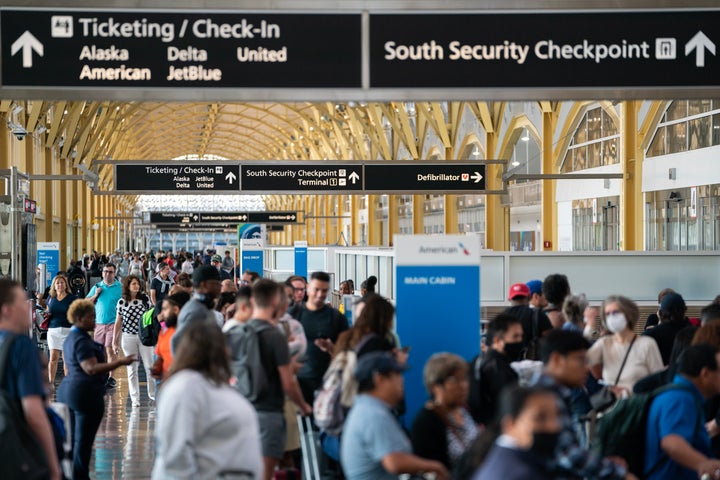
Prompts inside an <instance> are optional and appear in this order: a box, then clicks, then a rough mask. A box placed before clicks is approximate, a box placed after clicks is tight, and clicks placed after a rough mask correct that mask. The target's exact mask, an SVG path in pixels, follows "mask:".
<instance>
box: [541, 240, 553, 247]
mask: <svg viewBox="0 0 720 480" xmlns="http://www.w3.org/2000/svg"><path fill="white" fill-rule="evenodd" d="M543 248H545V249H548V248H552V242H550V241H547V240H545V241H544V242H543Z"/></svg>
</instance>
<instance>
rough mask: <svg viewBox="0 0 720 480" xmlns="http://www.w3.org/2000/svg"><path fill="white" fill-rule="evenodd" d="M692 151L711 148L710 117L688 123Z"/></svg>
mask: <svg viewBox="0 0 720 480" xmlns="http://www.w3.org/2000/svg"><path fill="white" fill-rule="evenodd" d="M688 135H689V136H690V150H695V149H698V148H705V147H709V146H710V117H701V118H698V119H695V120H690V121H689V122H688Z"/></svg>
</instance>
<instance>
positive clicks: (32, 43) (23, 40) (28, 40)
mask: <svg viewBox="0 0 720 480" xmlns="http://www.w3.org/2000/svg"><path fill="white" fill-rule="evenodd" d="M713 48H714V47H713ZM21 49H22V56H23V68H30V67H32V52H33V50H35V52H36V53H37V54H38V55H40V56H41V57H42V56H44V55H45V48H44V47H43V44H42V43H40V40H38V39H37V38H35V35H33V34H32V33H30V31H29V30H25V33H23V34H22V35H20V38H18V39H17V40H15V41H14V42H13V44H12V45H11V46H10V55H11V56H15V54H16V53H18V52H19V51H20V50H21Z"/></svg>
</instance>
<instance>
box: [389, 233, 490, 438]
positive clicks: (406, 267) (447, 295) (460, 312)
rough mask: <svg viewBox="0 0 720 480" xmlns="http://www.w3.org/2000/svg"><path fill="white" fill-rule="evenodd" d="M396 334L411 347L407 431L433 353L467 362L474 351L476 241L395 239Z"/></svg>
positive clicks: (477, 318) (476, 343) (476, 337)
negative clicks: (459, 357) (426, 366)
mask: <svg viewBox="0 0 720 480" xmlns="http://www.w3.org/2000/svg"><path fill="white" fill-rule="evenodd" d="M394 243H395V259H396V265H397V266H396V270H395V279H396V293H395V298H396V302H397V303H396V308H397V320H396V325H397V333H398V336H399V337H400V341H401V342H402V345H403V346H409V347H412V349H411V351H410V357H409V359H408V363H409V364H410V366H411V368H410V370H409V371H408V372H407V373H406V375H405V401H406V405H407V415H406V420H407V425H411V424H412V421H413V419H414V418H415V415H417V413H418V412H419V411H420V409H421V408H422V407H423V405H424V403H425V402H426V401H427V399H428V393H427V392H426V390H425V387H424V384H423V378H422V372H423V367H424V366H425V363H426V362H427V361H428V359H429V358H430V357H431V356H432V355H433V354H434V353H438V352H450V353H454V354H457V355H459V356H461V357H463V358H464V359H466V360H470V359H471V358H472V357H474V356H475V355H477V353H478V352H479V349H480V253H479V252H480V241H479V238H477V237H466V236H461V235H448V236H425V235H414V236H413V235H398V236H396V237H395V242H394Z"/></svg>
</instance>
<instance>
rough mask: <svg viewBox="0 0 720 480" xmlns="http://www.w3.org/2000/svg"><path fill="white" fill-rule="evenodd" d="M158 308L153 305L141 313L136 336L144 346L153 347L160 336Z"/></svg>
mask: <svg viewBox="0 0 720 480" xmlns="http://www.w3.org/2000/svg"><path fill="white" fill-rule="evenodd" d="M158 313H159V312H158V308H157V307H153V308H151V309H149V310H147V311H146V312H145V313H143V316H142V318H141V319H140V325H138V327H139V328H138V336H139V337H140V343H142V344H143V345H145V346H146V347H154V346H155V345H157V342H158V338H160V329H161V325H160V321H159V320H158V318H157V317H158Z"/></svg>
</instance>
